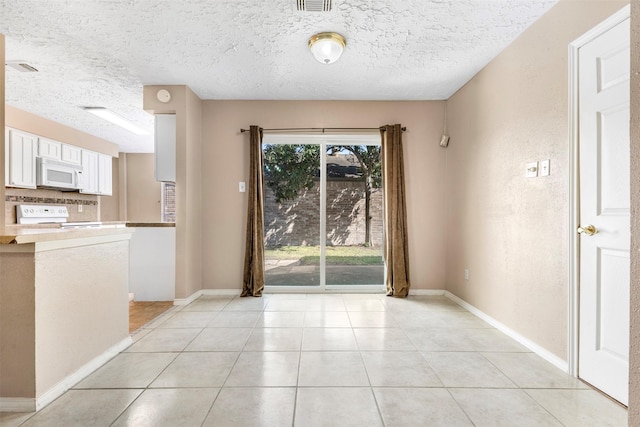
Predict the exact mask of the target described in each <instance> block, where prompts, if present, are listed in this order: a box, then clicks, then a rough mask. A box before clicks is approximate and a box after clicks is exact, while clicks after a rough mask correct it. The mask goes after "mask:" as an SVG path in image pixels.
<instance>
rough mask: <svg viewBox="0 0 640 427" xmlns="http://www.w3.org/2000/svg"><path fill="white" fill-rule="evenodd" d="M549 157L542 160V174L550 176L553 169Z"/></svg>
mask: <svg viewBox="0 0 640 427" xmlns="http://www.w3.org/2000/svg"><path fill="white" fill-rule="evenodd" d="M549 162H550V161H549V159H547V160H540V176H549V175H550V174H551V170H550V169H549Z"/></svg>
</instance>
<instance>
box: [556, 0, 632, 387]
mask: <svg viewBox="0 0 640 427" xmlns="http://www.w3.org/2000/svg"><path fill="white" fill-rule="evenodd" d="M630 17H631V6H630V5H626V6H625V7H623V8H622V9H620V10H619V11H618V12H616V13H614V14H613V15H611V16H610V17H609V18H607V19H605V20H604V21H603V22H601V23H600V24H598V25H596V26H595V27H593V28H592V29H590V30H589V31H587V32H586V33H584V34H583V35H582V36H580V37H578V38H577V39H576V40H574V41H573V42H571V43H569V52H568V60H569V236H568V238H569V272H568V273H569V309H568V322H567V326H568V328H567V332H568V337H567V338H568V339H567V343H568V349H567V366H568V373H569V374H571V375H573V376H574V377H578V348H579V341H578V337H579V334H578V331H579V326H580V323H579V321H580V319H579V314H580V310H579V308H580V307H579V303H580V301H579V295H580V273H579V267H580V263H579V256H580V246H579V239H578V233H576V232H575V230H577V228H578V224H579V221H580V217H579V213H580V206H579V202H580V189H579V185H580V176H579V173H580V169H579V161H578V155H579V149H578V148H579V113H580V102H579V90H578V74H579V73H578V70H579V50H580V48H581V47H583V46H584V45H586V44H587V43H589V42H591V41H593V40H594V39H596V38H597V37H599V36H600V35H602V34H604V33H605V32H607V31H609V30H610V29H612V28H613V27H615V26H616V25H618V24H620V23H621V22H623V21H624V20H625V19H629V18H630Z"/></svg>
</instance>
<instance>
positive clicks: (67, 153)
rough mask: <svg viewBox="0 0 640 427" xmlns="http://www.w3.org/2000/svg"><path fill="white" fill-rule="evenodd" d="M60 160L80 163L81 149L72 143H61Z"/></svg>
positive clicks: (75, 163)
mask: <svg viewBox="0 0 640 427" xmlns="http://www.w3.org/2000/svg"><path fill="white" fill-rule="evenodd" d="M62 161H63V162H67V163H73V164H74V165H81V164H82V149H81V148H80V147H74V146H73V145H67V144H62Z"/></svg>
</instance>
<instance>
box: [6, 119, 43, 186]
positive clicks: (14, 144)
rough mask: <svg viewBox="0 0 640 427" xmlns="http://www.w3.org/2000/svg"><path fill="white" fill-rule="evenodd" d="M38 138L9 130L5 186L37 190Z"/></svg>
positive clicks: (7, 135) (7, 133)
mask: <svg viewBox="0 0 640 427" xmlns="http://www.w3.org/2000/svg"><path fill="white" fill-rule="evenodd" d="M37 150H38V137H37V136H35V135H31V134H29V133H26V132H21V131H19V130H14V129H7V132H6V144H5V185H6V186H7V187H20V188H36V154H37Z"/></svg>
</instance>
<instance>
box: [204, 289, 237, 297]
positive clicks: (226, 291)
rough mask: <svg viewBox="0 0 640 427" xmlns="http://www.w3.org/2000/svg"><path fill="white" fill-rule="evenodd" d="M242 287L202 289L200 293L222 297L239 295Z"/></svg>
mask: <svg viewBox="0 0 640 427" xmlns="http://www.w3.org/2000/svg"><path fill="white" fill-rule="evenodd" d="M241 293H242V289H203V290H202V295H213V296H223V297H239V296H240V294H241Z"/></svg>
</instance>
